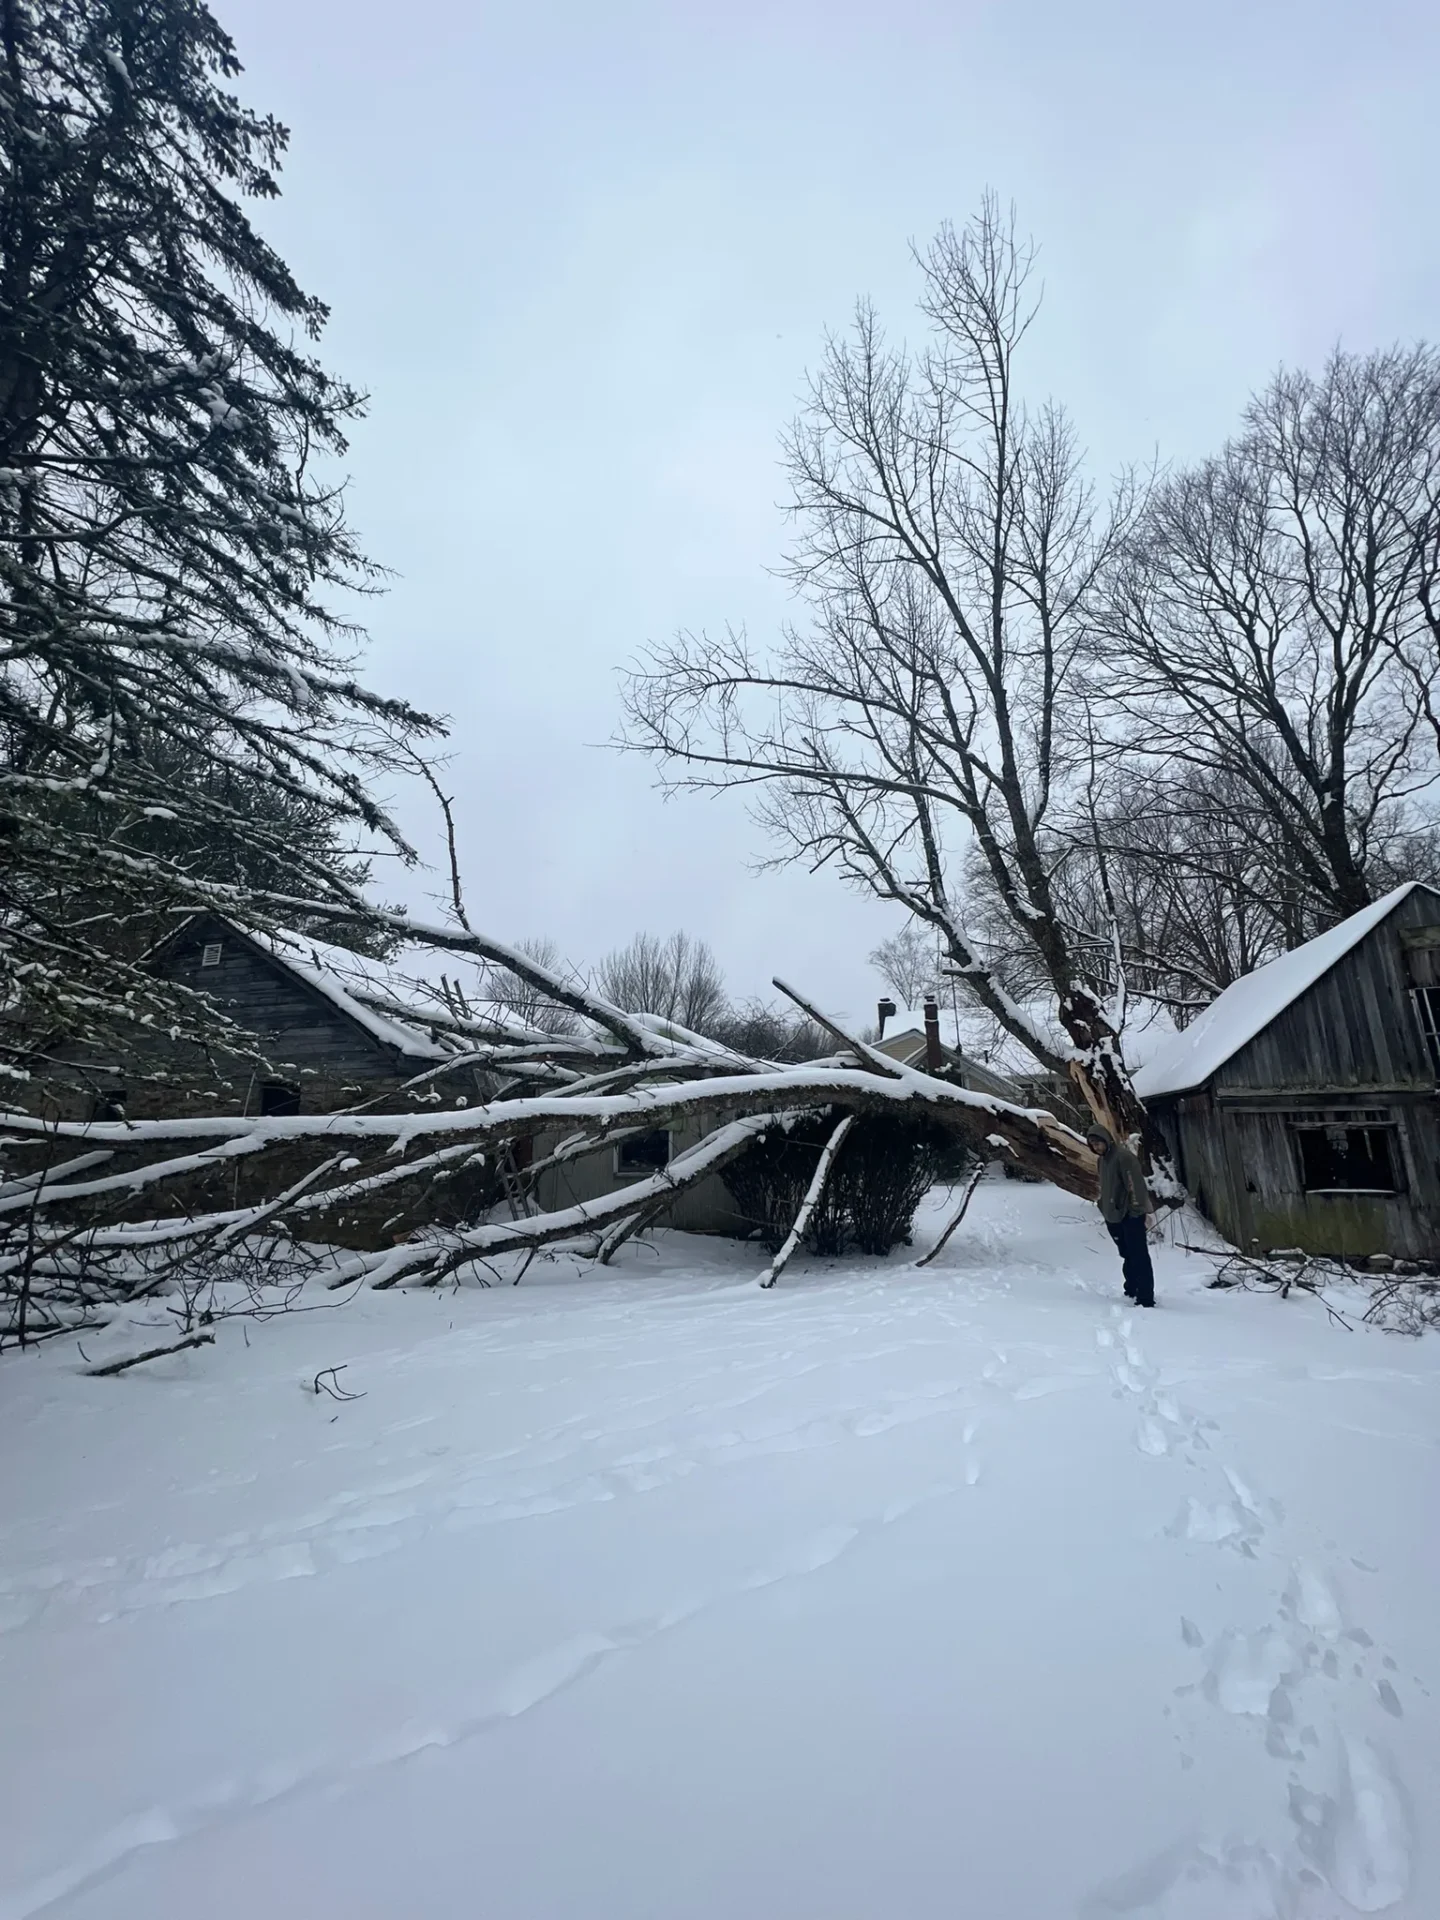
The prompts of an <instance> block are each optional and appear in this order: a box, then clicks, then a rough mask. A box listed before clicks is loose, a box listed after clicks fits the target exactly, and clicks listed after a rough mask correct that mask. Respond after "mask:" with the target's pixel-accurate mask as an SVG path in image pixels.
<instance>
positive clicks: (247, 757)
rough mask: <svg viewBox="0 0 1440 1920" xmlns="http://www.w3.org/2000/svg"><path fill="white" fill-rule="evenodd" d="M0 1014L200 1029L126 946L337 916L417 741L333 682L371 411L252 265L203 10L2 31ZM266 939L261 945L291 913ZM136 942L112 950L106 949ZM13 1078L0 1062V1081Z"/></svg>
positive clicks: (346, 639) (226, 101) (234, 122)
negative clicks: (205, 917)
mask: <svg viewBox="0 0 1440 1920" xmlns="http://www.w3.org/2000/svg"><path fill="white" fill-rule="evenodd" d="M0 33H3V63H0V834H3V836H4V839H3V844H4V848H5V856H6V857H5V860H4V863H3V870H0V1000H3V1001H4V1003H5V1005H6V1007H7V1010H8V1014H9V1019H8V1021H7V1022H6V1023H5V1024H6V1030H7V1032H8V1033H9V1034H11V1035H12V1036H15V1038H14V1039H13V1040H11V1041H6V1042H3V1043H0V1044H4V1045H5V1046H7V1047H8V1049H9V1057H10V1059H11V1061H12V1063H13V1062H15V1061H17V1060H18V1059H19V1058H20V1057H21V1056H22V1055H24V1054H26V1053H27V1052H29V1051H30V1050H33V1047H34V1043H35V1040H36V1036H37V1035H39V1034H43V1033H46V1032H58V1031H68V1032H70V1033H72V1034H73V1033H74V1032H75V1031H76V1030H77V1028H78V1029H81V1030H85V1031H98V1030H102V1029H104V1030H108V1031H110V1032H112V1033H113V1031H114V1029H115V1026H116V1023H117V1022H122V1021H125V1020H129V1019H133V1018H136V1017H151V1018H153V1017H156V1016H157V1015H162V1014H163V1015H164V1017H166V1018H168V1019H170V1020H171V1021H172V1022H174V1021H175V1020H177V1019H179V1020H181V1021H182V1024H183V1023H184V1022H185V1021H192V1020H193V1021H198V1022H199V1024H200V1025H202V1026H203V1024H204V1019H205V1013H204V1009H203V1008H195V1009H191V1010H190V1012H189V1013H185V1012H184V1011H183V1010H179V1009H177V1008H176V1007H175V1006H174V1004H173V1003H172V1004H169V1005H167V1004H166V1000H167V990H165V989H162V988H161V987H160V986H159V985H158V983H155V982H153V981H151V980H150V979H149V978H148V976H147V975H146V974H145V973H144V970H143V968H142V967H139V966H137V964H136V960H135V957H134V949H135V946H136V941H135V939H134V937H133V929H134V928H135V926H137V925H138V924H145V925H153V924H154V923H155V922H156V921H157V920H164V919H167V918H168V919H169V920H170V921H172V922H173V918H174V916H175V915H176V914H177V913H178V912H181V911H183V910H185V909H186V908H188V907H190V906H192V905H198V904H202V903H203V902H204V901H206V900H209V901H211V902H213V903H214V904H218V905H221V906H224V907H227V908H228V909H229V910H230V911H232V912H238V913H240V914H241V915H242V916H243V917H248V918H250V919H252V920H263V919H265V917H266V914H267V909H266V907H265V904H264V902H263V901H260V900H257V899H255V898H254V897H253V896H254V895H255V893H256V890H257V888H267V887H272V886H273V883H274V881H275V879H276V877H277V876H284V880H285V886H284V888H283V890H284V891H286V892H289V893H292V894H295V895H303V896H306V897H310V898H326V899H331V900H334V899H337V898H339V899H350V900H353V899H355V898H356V897H357V889H358V884H359V882H360V880H361V879H363V877H364V876H363V870H362V869H361V868H357V867H356V866H355V864H354V862H353V861H352V860H349V859H347V858H345V857H344V854H343V850H344V849H346V848H349V847H353V846H355V845H356V844H357V841H358V839H359V837H361V836H369V837H370V838H371V840H372V841H373V842H378V843H380V844H385V843H388V844H389V845H390V846H391V847H392V848H394V849H396V850H398V851H399V852H400V853H401V854H402V855H408V849H406V848H405V847H404V844H403V841H402V840H401V839H400V836H399V834H398V833H397V831H396V829H395V827H394V826H393V824H392V823H391V821H390V820H389V819H388V817H387V815H386V813H385V810H384V807H383V805H382V804H381V803H380V802H379V801H378V800H377V799H376V798H375V794H374V787H375V783H376V780H377V778H379V777H380V776H382V775H383V773H384V772H385V770H386V769H388V768H389V767H391V766H393V765H395V764H398V761H397V754H399V753H402V752H405V751H409V750H410V746H409V743H410V742H412V741H413V740H414V739H415V738H416V737H417V736H420V735H423V734H425V733H427V732H431V731H433V730H435V727H436V723H435V722H434V721H432V720H430V719H429V718H427V717H426V716H424V715H422V714H419V713H417V712H415V711H413V710H412V709H410V708H408V707H406V706H405V705H403V704H402V703H399V702H395V701H390V700H385V699H382V698H380V697H378V696H376V695H375V694H373V693H370V692H368V691H367V690H366V689H365V688H364V687H363V686H362V685H361V684H359V682H357V680H356V679H355V677H354V672H353V658H352V656H353V653H354V651H355V643H356V639H357V635H356V633H355V630H354V628H353V627H352V626H350V625H349V624H347V623H346V621H345V620H344V619H343V618H342V617H341V616H340V614H339V613H338V612H337V611H336V609H335V604H334V603H335V599H336V596H337V595H338V594H340V593H342V592H345V591H353V590H357V589H358V590H362V591H363V590H366V589H368V588H373V586H374V584H375V578H376V574H375V569H374V568H373V567H372V566H371V564H370V563H369V562H368V561H367V560H366V559H365V557H364V555H363V554H362V553H361V551H360V550H359V548H358V546H357V544H356V542H355V539H354V537H353V535H352V533H351V531H350V529H349V527H348V526H347V524H346V520H345V515H344V510H343V501H342V498H341V494H340V491H339V488H338V483H337V481H336V479H335V473H334V463H335V460H336V458H337V456H339V455H340V454H342V453H343V452H344V449H345V433H346V430H347V428H348V426H349V423H350V422H351V421H352V420H353V419H355V418H356V416H357V415H358V414H359V412H360V411H361V406H362V400H361V396H360V395H359V394H358V393H357V392H356V391H355V389H354V388H353V387H351V386H349V385H347V384H346V383H345V382H343V381H341V380H337V379H336V378H334V377H333V376H332V375H330V374H328V373H327V372H326V371H325V370H324V368H323V367H322V366H321V365H320V364H319V362H318V361H317V359H316V358H315V357H314V352H313V346H314V342H315V341H316V339H317V337H318V335H319V333H320V330H321V328H322V326H323V323H324V320H325V318H326V309H325V307H324V306H323V305H322V304H321V303H320V302H319V301H318V300H316V299H314V298H313V297H312V296H310V295H308V294H306V293H304V292H303V291H302V290H301V288H300V287H299V286H298V285H297V284H296V282H295V280H294V278H293V277H292V275H291V273H290V271H289V269H288V268H287V266H286V265H285V263H284V261H283V260H281V259H280V258H279V256H278V255H277V254H276V253H275V251H274V250H273V249H272V248H271V247H270V246H269V245H268V244H267V242H266V241H265V240H264V239H263V238H262V237H261V235H260V234H258V233H257V232H256V230H255V228H254V227H253V226H252V225H251V223H250V220H249V218H248V217H247V215H246V213H245V211H244V210H243V206H242V202H244V201H245V200H247V199H249V200H254V199H266V198H269V197H271V196H273V195H274V194H275V193H276V192H277V185H276V172H277V169H278V166H279V162H280V159H281V155H282V153H283V150H284V147H285V144H286V139H287V135H286V132H285V129H284V128H283V127H281V126H279V125H278V124H277V123H276V122H275V121H274V120H273V119H271V118H268V117H262V116H260V115H258V114H256V113H253V112H251V111H250V110H248V109H247V108H245V107H243V106H242V105H241V104H240V103H239V102H238V101H237V100H236V99H235V98H234V96H233V95H232V94H231V92H230V91H229V87H230V85H231V83H232V82H233V80H234V78H235V76H236V75H237V74H238V72H239V71H240V68H239V62H238V60H237V58H236V55H235V50H234V48H233V46H232V43H231V41H230V39H229V37H228V36H227V35H226V34H225V33H224V31H223V30H222V29H221V28H220V26H219V25H218V24H217V23H216V21H215V20H214V19H213V17H212V16H211V14H210V13H209V12H208V10H207V9H206V8H205V7H204V6H203V5H201V4H199V3H198V0H0ZM282 917H283V915H282ZM125 928H131V929H132V937H128V938H127V937H125V935H124V933H123V929H125ZM4 1058H5V1056H4V1055H3V1054H0V1062H3V1059H4Z"/></svg>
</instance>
